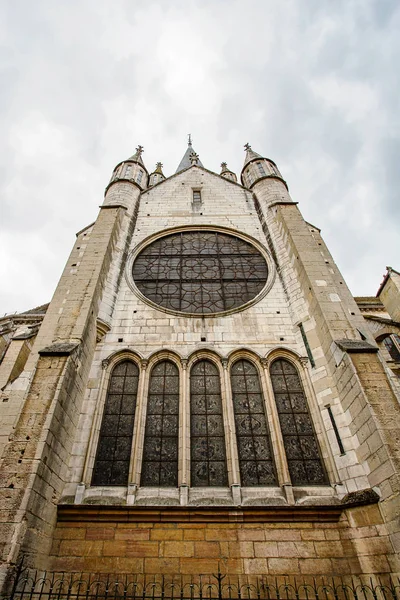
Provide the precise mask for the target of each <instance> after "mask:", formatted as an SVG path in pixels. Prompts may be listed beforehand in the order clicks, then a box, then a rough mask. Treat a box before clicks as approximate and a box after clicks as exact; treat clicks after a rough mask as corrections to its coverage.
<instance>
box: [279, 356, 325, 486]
mask: <svg viewBox="0 0 400 600" xmlns="http://www.w3.org/2000/svg"><path fill="white" fill-rule="evenodd" d="M270 374H271V381H272V387H273V390H274V395H275V402H276V407H277V410H278V416H279V422H280V426H281V432H282V437H283V443H284V447H285V452H286V458H287V462H288V467H289V473H290V477H291V480H292V485H327V484H329V481H328V479H327V476H326V473H325V469H324V466H323V463H322V460H321V458H320V451H319V446H318V441H317V438H316V435H315V432H314V427H313V424H312V420H311V416H310V413H309V410H308V406H307V400H306V397H305V394H304V391H303V387H302V385H301V381H300V377H299V374H298V372H297V369H296V367H295V366H294V365H292V363H290V362H289V361H288V360H285V359H277V360H275V361H274V362H273V363H272V365H271V368H270Z"/></svg>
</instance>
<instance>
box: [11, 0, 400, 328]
mask: <svg viewBox="0 0 400 600" xmlns="http://www.w3.org/2000/svg"><path fill="white" fill-rule="evenodd" d="M399 31H400V3H399V2H398V0H158V1H157V0H146V1H145V2H139V1H138V0H113V1H111V0H110V1H106V0H97V1H95V0H68V1H65V0H64V1H61V0H35V2H32V0H18V1H17V2H16V1H15V0H3V2H1V5H0V36H1V43H0V65H1V86H0V128H1V137H0V144H1V146H2V152H1V157H2V159H1V163H0V170H1V174H0V188H1V189H0V203H1V216H0V281H1V284H0V315H1V316H2V315H3V314H4V313H10V312H14V311H23V310H27V309H29V308H31V307H33V306H37V305H40V304H42V303H45V302H48V301H49V300H50V299H51V296H52V293H53V291H54V288H55V286H56V283H57V281H58V278H59V277H60V274H61V271H62V268H63V266H64V264H65V261H66V259H67V257H68V254H69V252H70V249H71V247H72V244H73V242H74V237H75V232H77V231H79V230H80V229H82V228H83V227H85V226H86V225H88V224H89V223H91V222H92V221H94V220H95V218H96V215H97V212H98V206H99V204H101V202H102V198H103V192H104V187H105V185H106V184H107V182H108V179H109V177H110V175H111V172H112V169H113V167H114V165H115V164H116V163H118V162H119V161H121V160H123V159H124V158H126V157H128V156H129V155H131V154H132V152H133V151H134V149H135V147H136V146H137V144H139V143H140V144H142V145H143V146H144V147H145V153H144V156H143V158H144V161H145V164H146V166H147V167H148V169H152V168H153V167H154V165H155V163H156V161H158V160H161V161H162V162H163V164H164V173H165V174H166V175H170V174H172V173H173V172H174V171H175V169H176V167H177V165H178V163H179V161H180V159H181V157H182V155H183V153H184V151H185V149H186V139H187V134H188V133H189V132H191V133H192V136H193V140H194V142H193V145H194V148H195V149H196V151H197V152H198V153H199V155H200V158H201V160H202V162H203V164H204V165H205V166H206V167H207V168H209V169H210V170H213V171H217V172H219V171H220V163H221V161H223V160H225V161H227V162H228V166H229V167H230V168H231V169H232V170H234V171H236V173H238V174H239V173H240V169H241V166H242V162H243V158H244V151H243V144H245V143H246V142H250V143H251V145H252V147H253V149H254V150H256V151H257V152H259V153H261V154H264V155H266V156H269V157H270V158H272V159H273V160H274V161H275V162H277V163H278V165H279V167H280V169H281V171H282V173H283V174H284V177H285V178H286V180H287V181H288V184H289V188H290V191H291V194H292V197H293V199H294V200H296V201H298V202H299V207H300V208H301V210H302V213H303V215H304V217H305V218H306V219H307V220H308V221H310V222H311V223H313V224H314V225H317V226H319V227H320V228H321V229H322V234H323V236H324V238H325V240H326V242H327V244H328V246H329V248H330V250H331V252H332V253H333V256H334V258H335V260H336V262H337V263H338V266H339V268H340V269H341V270H342V272H343V275H344V277H345V279H346V281H347V283H348V284H349V286H350V289H351V290H352V292H353V294H355V295H374V294H375V293H376V291H377V288H378V285H379V283H380V281H381V279H382V275H383V273H384V271H385V267H386V265H390V266H392V267H394V268H397V269H400V257H399V250H400V226H399V221H400V201H399V196H400V168H399V162H400V111H399V97H400V67H399V61H400V35H399Z"/></svg>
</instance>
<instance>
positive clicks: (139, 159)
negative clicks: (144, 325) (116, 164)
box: [128, 144, 144, 166]
mask: <svg viewBox="0 0 400 600" xmlns="http://www.w3.org/2000/svg"><path fill="white" fill-rule="evenodd" d="M143 152H144V148H143V146H141V145H140V144H139V146H138V147H137V148H136V152H135V154H132V156H131V157H130V158H128V160H134V161H136V162H138V163H140V164H141V165H143V166H144V164H143V159H142V154H143Z"/></svg>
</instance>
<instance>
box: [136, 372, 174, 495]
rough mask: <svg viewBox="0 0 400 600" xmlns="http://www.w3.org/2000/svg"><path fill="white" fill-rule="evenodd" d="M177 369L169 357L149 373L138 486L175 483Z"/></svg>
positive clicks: (171, 485) (170, 485)
mask: <svg viewBox="0 0 400 600" xmlns="http://www.w3.org/2000/svg"><path fill="white" fill-rule="evenodd" d="M178 432H179V371H178V368H177V367H176V365H174V363H172V362H171V361H169V360H164V361H162V362H160V363H158V364H157V365H156V366H155V367H154V368H153V370H152V372H151V375H150V386H149V399H148V405H147V418H146V429H145V435H144V449H143V463H142V475H141V482H140V484H141V485H142V486H157V487H158V486H160V487H176V486H177V485H178Z"/></svg>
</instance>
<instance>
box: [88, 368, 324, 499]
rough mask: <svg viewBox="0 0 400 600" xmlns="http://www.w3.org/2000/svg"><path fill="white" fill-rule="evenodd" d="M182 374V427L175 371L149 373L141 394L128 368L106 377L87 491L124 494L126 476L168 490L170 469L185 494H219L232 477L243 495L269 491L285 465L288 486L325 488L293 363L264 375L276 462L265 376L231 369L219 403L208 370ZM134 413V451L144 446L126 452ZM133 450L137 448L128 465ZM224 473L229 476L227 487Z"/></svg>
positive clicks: (216, 383) (217, 375) (215, 373)
mask: <svg viewBox="0 0 400 600" xmlns="http://www.w3.org/2000/svg"><path fill="white" fill-rule="evenodd" d="M182 373H184V374H185V376H186V375H188V388H185V389H187V390H188V400H189V404H188V409H187V410H188V415H187V417H188V419H187V420H186V419H185V415H184V413H183V407H184V406H186V401H185V399H184V398H183V396H182V394H181V393H180V377H181V376H180V374H179V368H178V366H177V364H176V362H175V361H174V362H173V361H172V360H170V359H166V360H161V361H160V362H157V363H155V365H154V366H153V367H152V369H151V370H150V373H149V375H148V384H147V383H146V371H143V373H142V376H143V377H144V380H143V386H142V385H141V386H140V388H139V386H138V382H139V369H138V366H137V365H136V362H133V361H132V360H128V359H125V360H123V361H122V362H119V363H118V364H116V366H115V367H114V368H113V369H112V370H111V373H110V377H109V384H108V388H107V393H106V398H105V404H104V410H103V417H102V423H101V427H100V433H99V441H98V444H97V453H96V456H95V460H94V468H93V472H92V478H91V482H92V485H93V486H126V485H128V482H129V481H130V479H129V473H130V472H131V470H132V471H134V473H132V482H133V483H137V484H139V483H140V487H158V488H162V487H170V488H171V487H175V488H176V487H177V486H178V473H179V469H181V471H180V472H181V473H182V474H183V477H184V479H183V481H185V477H186V475H187V476H188V479H187V480H186V481H188V482H189V485H190V486H192V487H227V486H228V484H229V482H230V481H231V479H232V477H233V480H236V481H240V484H241V485H242V487H254V486H277V485H278V474H279V473H281V474H282V476H283V473H284V469H285V466H284V463H287V466H288V469H289V474H290V480H291V483H292V485H294V486H310V485H313V486H315V485H328V484H329V480H328V477H327V474H326V471H325V468H324V464H323V460H322V457H321V454H320V448H319V443H318V439H317V436H316V433H315V430H314V426H313V421H312V418H311V415H310V411H309V407H308V404H307V399H306V396H305V393H304V390H303V387H302V383H301V380H300V376H299V373H298V371H297V369H296V367H295V366H294V364H293V363H292V362H290V361H289V360H287V359H284V358H278V359H276V360H274V361H273V362H272V364H271V366H270V381H271V383H272V389H273V393H274V398H275V404H276V408H277V416H278V419H279V425H278V430H277V431H276V432H275V437H277V438H278V439H279V438H282V440H283V445H284V450H285V454H286V459H285V456H282V453H278V452H274V446H273V443H272V440H271V433H270V429H269V420H268V412H267V410H269V409H268V406H269V404H268V402H271V401H272V399H270V400H269V399H268V398H265V396H264V393H263V387H262V379H261V377H262V376H264V375H263V374H262V375H260V373H259V371H258V369H257V365H256V364H255V363H254V362H253V361H251V360H249V359H247V357H245V358H239V359H238V360H236V361H235V362H234V363H233V364H232V366H231V369H230V383H231V385H230V386H228V388H226V391H225V392H224V394H225V395H224V396H222V393H221V372H220V370H219V369H218V366H217V364H216V363H215V362H214V360H211V359H207V358H202V359H201V360H198V361H197V362H194V364H193V366H192V368H191V369H190V371H189V373H187V371H186V370H183V371H182ZM138 389H143V390H144V389H148V392H147V393H146V396H143V397H140V398H139V397H138ZM266 400H268V402H266ZM182 403H183V404H182ZM136 404H138V405H140V406H141V409H140V415H143V420H142V417H140V419H137V425H136V431H137V435H138V442H140V440H141V439H142V440H143V444H141V443H137V444H132V441H133V439H132V438H133V431H134V422H135V411H136ZM272 409H273V406H271V410H272ZM273 410H274V409H273ZM144 415H146V417H145V418H144ZM139 420H140V421H141V423H140V422H139ZM233 421H234V424H235V434H236V437H234V436H233V437H232V434H231V432H229V433H228V431H226V427H227V424H228V423H229V422H232V424H233ZM185 422H186V423H187V429H186V426H185ZM186 436H190V464H186V463H184V464H183V462H181V463H180V461H183V460H184V456H183V454H182V452H180V448H184V447H188V443H187V438H186ZM228 436H229V437H228ZM275 437H274V438H273V439H275ZM227 440H230V445H229V446H227V445H226V444H227ZM133 446H134V447H135V448H138V450H137V454H135V455H133V451H132V448H133ZM141 447H143V450H141V449H140V448H141ZM228 452H229V454H228ZM229 456H231V457H232V458H231V461H229V460H228V458H229ZM235 456H236V457H237V458H238V463H237V462H236V460H235ZM275 460H276V462H275ZM138 461H139V464H138ZM131 464H132V467H131ZM133 465H135V467H134V466H133ZM179 465H181V466H179ZM182 465H183V466H182ZM228 465H230V468H233V469H237V470H238V471H237V472H236V473H234V472H232V473H230V474H229V477H228ZM235 465H237V466H235ZM186 468H188V472H186ZM135 473H139V475H135ZM185 474H186V475H185ZM135 477H137V480H136V479H135ZM279 479H281V477H280V478H279Z"/></svg>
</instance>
